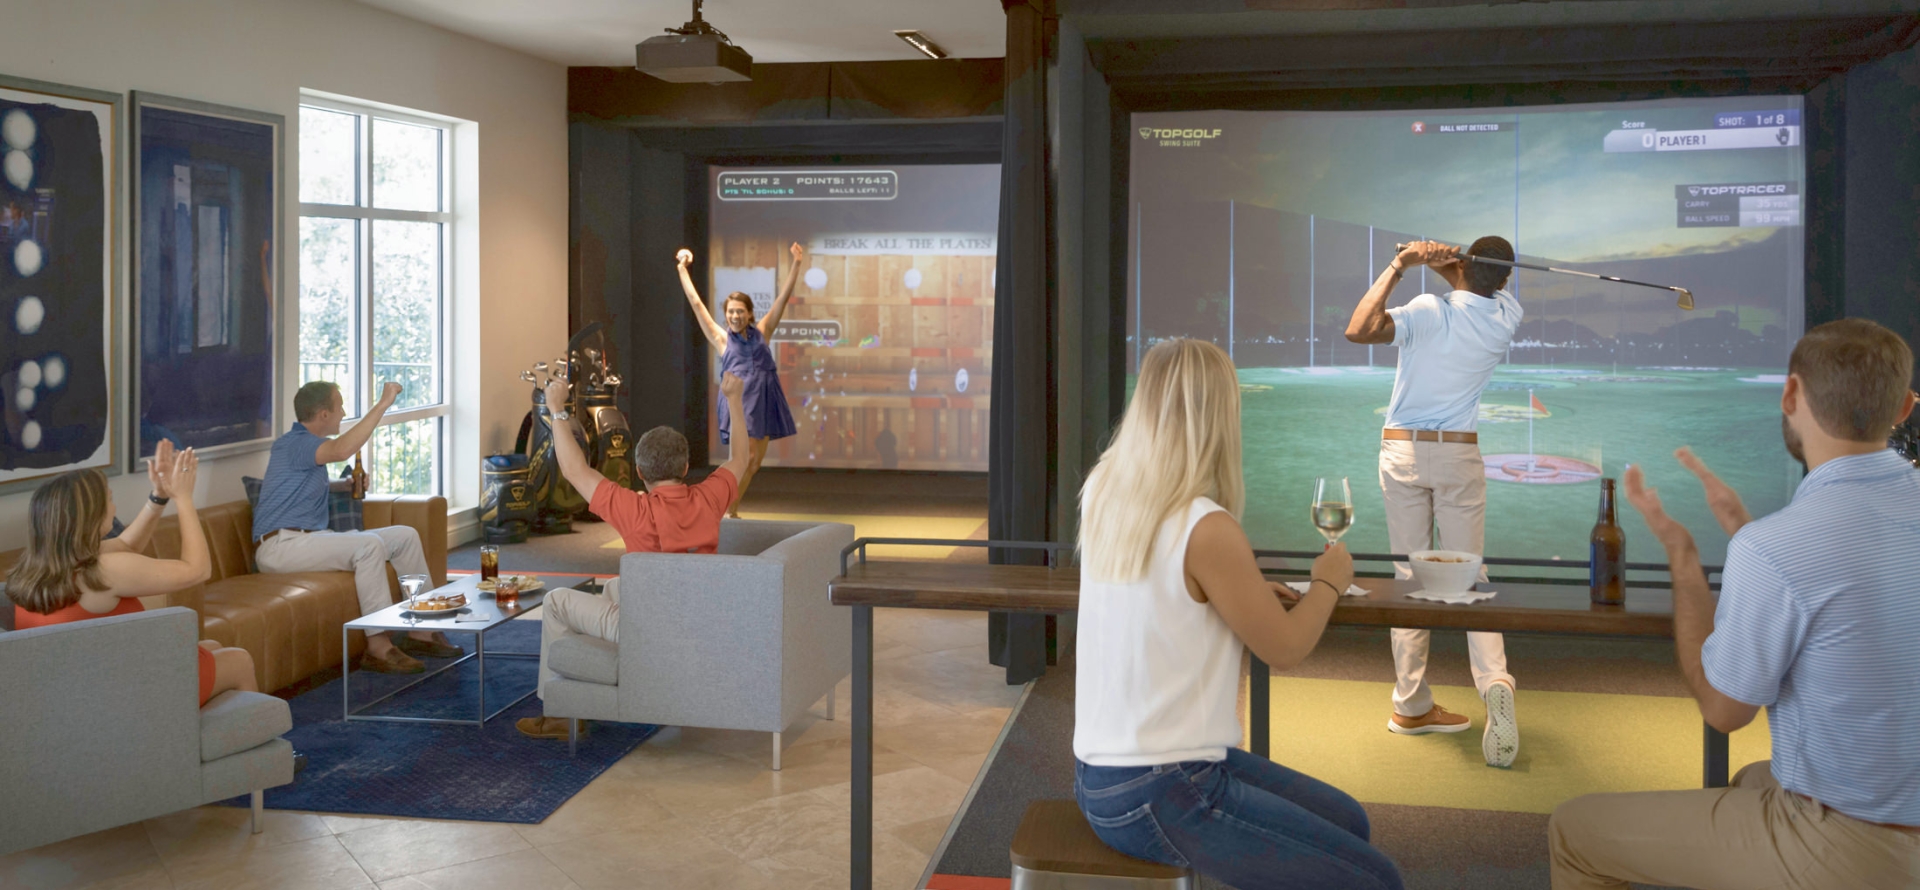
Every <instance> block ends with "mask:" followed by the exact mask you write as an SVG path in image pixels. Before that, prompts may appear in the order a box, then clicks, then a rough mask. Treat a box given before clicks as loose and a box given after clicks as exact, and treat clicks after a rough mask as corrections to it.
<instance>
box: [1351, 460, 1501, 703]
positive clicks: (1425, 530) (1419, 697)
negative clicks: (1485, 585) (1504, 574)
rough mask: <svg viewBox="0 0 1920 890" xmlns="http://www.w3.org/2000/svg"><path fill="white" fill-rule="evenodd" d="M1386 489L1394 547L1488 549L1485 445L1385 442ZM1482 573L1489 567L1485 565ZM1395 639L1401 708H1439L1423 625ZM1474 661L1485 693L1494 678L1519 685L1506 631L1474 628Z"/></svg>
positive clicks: (1409, 573)
mask: <svg viewBox="0 0 1920 890" xmlns="http://www.w3.org/2000/svg"><path fill="white" fill-rule="evenodd" d="M1380 493H1381V494H1382V495H1383V496H1385V498H1386V510H1387V517H1386V518H1387V545H1388V546H1389V547H1390V548H1392V550H1393V552H1395V553H1412V552H1413V551H1415V550H1428V549H1435V550H1462V551H1465V552H1467V553H1482V554H1484V553H1485V552H1486V549H1485V547H1486V517H1487V475H1486V467H1485V465H1484V464H1483V463H1482V462H1481V460H1480V446H1478V445H1468V444H1465V443H1459V442H1406V441H1400V440H1394V439H1384V440H1382V441H1381V442H1380ZM1393 566H1394V573H1395V574H1397V575H1399V576H1400V577H1402V578H1411V577H1413V567H1412V566H1410V565H1408V564H1406V563H1404V562H1397V563H1394V564H1393ZM1480 577H1481V579H1482V580H1485V578H1486V570H1485V569H1484V568H1483V569H1481V571H1480ZM1391 637H1392V640H1393V668H1394V674H1395V681H1394V687H1393V710H1394V713H1396V714H1399V715H1401V716H1403V717H1418V716H1420V715H1422V714H1425V713H1426V712H1427V711H1429V710H1432V708H1433V690H1432V689H1431V688H1430V687H1428V686H1427V646H1428V642H1429V640H1430V637H1431V635H1430V634H1429V633H1428V632H1427V631H1424V630H1410V629H1407V628H1400V627H1396V628H1394V629H1393V631H1392V634H1391ZM1467 661H1468V664H1469V666H1470V667H1472V669H1473V685H1474V688H1476V689H1478V690H1479V692H1480V696H1481V698H1485V697H1486V695H1487V687H1488V686H1490V685H1492V684H1493V683H1495V682H1504V683H1506V684H1507V685H1508V686H1509V687H1511V686H1513V675H1512V674H1509V673H1507V644H1506V638H1504V637H1502V636H1501V635H1499V634H1495V633H1479V632H1468V634H1467Z"/></svg>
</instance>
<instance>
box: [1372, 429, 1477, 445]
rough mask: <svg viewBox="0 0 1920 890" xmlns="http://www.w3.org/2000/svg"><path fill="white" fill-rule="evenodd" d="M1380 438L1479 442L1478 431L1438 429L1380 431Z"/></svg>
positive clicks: (1463, 442) (1399, 440) (1397, 440)
mask: <svg viewBox="0 0 1920 890" xmlns="http://www.w3.org/2000/svg"><path fill="white" fill-rule="evenodd" d="M1380 438H1382V439H1392V440H1394V441H1396V442H1452V443H1454V444H1456V445H1478V444H1480V434H1479V433H1443V432H1441V431H1439V430H1395V429H1385V430H1381V431H1380Z"/></svg>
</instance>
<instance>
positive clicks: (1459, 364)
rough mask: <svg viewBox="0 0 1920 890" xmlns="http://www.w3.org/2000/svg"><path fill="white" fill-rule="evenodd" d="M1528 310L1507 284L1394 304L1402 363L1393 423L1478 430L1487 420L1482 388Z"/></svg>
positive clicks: (1391, 408) (1390, 414)
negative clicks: (1487, 294)
mask: <svg viewBox="0 0 1920 890" xmlns="http://www.w3.org/2000/svg"><path fill="white" fill-rule="evenodd" d="M1523 314H1524V313H1522V312H1521V311H1520V301H1519V300H1516V299H1514V298H1513V295H1511V294H1509V293H1507V292H1506V291H1503V290H1497V291H1494V292H1493V296H1491V297H1483V296H1480V295H1479V294H1476V293H1474V292H1472V291H1464V290H1457V291H1453V292H1451V293H1448V294H1447V295H1446V296H1435V295H1433V294H1421V295H1420V296H1417V297H1414V298H1413V299H1412V300H1411V301H1409V302H1408V303H1407V305H1405V306H1396V307H1394V308H1392V309H1388V310H1387V315H1388V316H1390V317H1392V319H1393V345H1394V346H1397V347H1399V348H1400V363H1399V365H1398V367H1397V368H1396V369H1395V371H1394V374H1393V398H1392V399H1391V400H1389V401H1388V402H1387V423H1386V425H1387V428H1388V429H1396V430H1446V431H1448V432H1458V433H1470V432H1473V431H1474V430H1475V429H1476V428H1477V427H1478V426H1479V423H1480V392H1481V390H1484V389H1486V388H1487V381H1488V380H1490V379H1492V377H1493V369H1494V368H1496V367H1498V366H1499V365H1500V362H1501V361H1503V360H1505V359H1506V356H1507V344H1508V343H1511V342H1513V332H1514V331H1516V330H1519V328H1520V317H1521V315H1523Z"/></svg>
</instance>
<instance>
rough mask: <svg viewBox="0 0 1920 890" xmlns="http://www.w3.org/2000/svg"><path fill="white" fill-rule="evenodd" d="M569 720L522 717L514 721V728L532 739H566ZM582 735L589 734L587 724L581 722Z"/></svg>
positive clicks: (583, 721)
mask: <svg viewBox="0 0 1920 890" xmlns="http://www.w3.org/2000/svg"><path fill="white" fill-rule="evenodd" d="M567 723H568V721H567V718H565V717H522V718H520V719H518V720H515V721H513V727H514V728H515V729H518V730H520V734H521V735H524V736H526V737H527V738H530V739H564V738H566V737H567ZM580 734H581V735H586V734H587V722H586V721H585V720H582V721H580Z"/></svg>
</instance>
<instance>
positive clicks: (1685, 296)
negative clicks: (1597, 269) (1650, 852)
mask: <svg viewBox="0 0 1920 890" xmlns="http://www.w3.org/2000/svg"><path fill="white" fill-rule="evenodd" d="M1393 247H1394V249H1395V250H1406V249H1407V245H1405V244H1395V245H1394V246H1393ZM1460 258H1461V259H1463V260H1472V261H1473V262H1476V263H1489V264H1491V265H1495V266H1507V267H1509V268H1514V269H1532V270H1533V271H1535V272H1558V273H1560V274H1562V275H1578V276H1580V277H1581V278H1598V279H1600V280H1601V281H1617V282H1619V283H1621V284H1637V285H1639V286H1641V287H1651V288H1656V289H1658V290H1670V291H1673V292H1674V293H1676V294H1679V299H1678V300H1676V301H1675V302H1676V305H1678V306H1679V307H1680V308H1682V309H1685V310H1687V311H1688V312H1692V311H1693V291H1690V290H1687V289H1686V288H1684V287H1680V286H1678V285H1672V284H1652V283H1650V282H1646V281H1634V280H1632V279H1628V278H1615V277H1613V276H1612V275H1599V274H1595V273H1593V272H1581V271H1579V270H1577V269H1556V268H1554V267H1553V266H1536V265H1533V264H1531V263H1516V262H1513V261H1511V260H1496V259H1494V258H1492V257H1483V256H1470V255H1468V254H1467V253H1465V252H1464V251H1463V252H1462V253H1461V254H1460Z"/></svg>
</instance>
